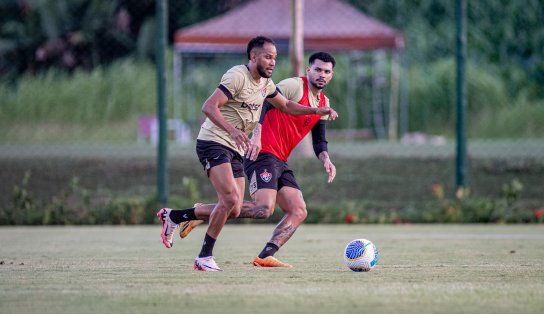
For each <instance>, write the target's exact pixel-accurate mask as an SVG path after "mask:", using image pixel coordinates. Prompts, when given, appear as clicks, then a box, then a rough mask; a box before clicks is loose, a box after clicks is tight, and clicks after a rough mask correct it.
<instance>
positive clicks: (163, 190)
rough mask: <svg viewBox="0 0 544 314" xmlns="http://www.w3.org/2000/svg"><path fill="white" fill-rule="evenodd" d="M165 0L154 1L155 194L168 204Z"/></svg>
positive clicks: (163, 202) (164, 203) (160, 200)
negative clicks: (156, 122)
mask: <svg viewBox="0 0 544 314" xmlns="http://www.w3.org/2000/svg"><path fill="white" fill-rule="evenodd" d="M166 3H167V2H166V0H156V9H157V12H156V32H157V40H156V56H155V59H156V63H157V64H156V69H157V117H158V120H159V145H158V146H157V150H158V151H157V193H158V197H159V202H160V203H161V204H162V205H166V203H167V202H168V175H167V172H166V169H167V155H168V147H167V145H168V142H167V140H168V138H167V136H168V135H167V129H166V127H167V126H166V122H167V108H166V71H165V50H166V11H167V7H166V6H167V4H166Z"/></svg>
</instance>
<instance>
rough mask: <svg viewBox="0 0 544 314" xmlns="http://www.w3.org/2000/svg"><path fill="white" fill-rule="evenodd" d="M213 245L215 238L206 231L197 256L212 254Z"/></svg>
mask: <svg viewBox="0 0 544 314" xmlns="http://www.w3.org/2000/svg"><path fill="white" fill-rule="evenodd" d="M214 245H215V239H214V238H212V237H210V235H209V234H208V233H206V236H205V237H204V243H202V250H201V251H200V254H198V257H207V256H212V255H213V252H212V251H213V246H214Z"/></svg>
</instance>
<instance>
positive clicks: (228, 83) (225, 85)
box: [218, 69, 244, 99]
mask: <svg viewBox="0 0 544 314" xmlns="http://www.w3.org/2000/svg"><path fill="white" fill-rule="evenodd" d="M243 86H244V75H243V74H242V73H241V72H240V71H236V70H234V69H230V70H228V71H227V72H226V73H225V74H223V77H221V83H220V84H219V86H218V88H219V89H220V90H221V91H223V93H224V94H225V95H226V96H227V97H228V98H229V99H234V98H235V97H236V96H237V95H238V94H239V92H240V91H241V90H242V88H243Z"/></svg>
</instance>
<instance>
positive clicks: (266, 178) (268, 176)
mask: <svg viewBox="0 0 544 314" xmlns="http://www.w3.org/2000/svg"><path fill="white" fill-rule="evenodd" d="M259 176H260V177H261V180H263V181H264V182H266V183H268V182H270V180H272V174H271V173H270V172H268V171H266V169H264V171H263V172H262V173H261V174H260V175H259Z"/></svg>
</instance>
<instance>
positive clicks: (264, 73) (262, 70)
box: [257, 64, 272, 78]
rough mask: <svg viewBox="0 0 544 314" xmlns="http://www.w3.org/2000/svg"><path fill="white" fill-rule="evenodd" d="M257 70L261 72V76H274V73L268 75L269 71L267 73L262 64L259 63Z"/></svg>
mask: <svg viewBox="0 0 544 314" xmlns="http://www.w3.org/2000/svg"><path fill="white" fill-rule="evenodd" d="M257 72H258V73H259V75H260V76H261V77H264V78H270V77H271V76H272V74H270V75H268V73H266V71H265V69H264V67H263V66H262V65H260V64H257Z"/></svg>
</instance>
